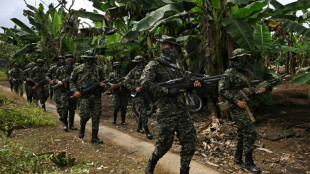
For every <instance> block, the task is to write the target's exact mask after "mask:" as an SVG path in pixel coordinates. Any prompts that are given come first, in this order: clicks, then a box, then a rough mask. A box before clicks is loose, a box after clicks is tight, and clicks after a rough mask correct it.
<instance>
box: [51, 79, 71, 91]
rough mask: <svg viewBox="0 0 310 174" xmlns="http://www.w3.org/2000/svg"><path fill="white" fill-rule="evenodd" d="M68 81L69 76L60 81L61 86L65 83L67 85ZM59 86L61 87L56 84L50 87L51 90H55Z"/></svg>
mask: <svg viewBox="0 0 310 174" xmlns="http://www.w3.org/2000/svg"><path fill="white" fill-rule="evenodd" d="M69 81H70V76H69V77H66V78H65V79H63V80H62V81H61V83H62V84H65V83H68V82H69ZM59 86H62V85H59V84H56V85H54V86H52V89H57V88H58V87H59Z"/></svg>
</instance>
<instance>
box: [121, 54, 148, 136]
mask: <svg viewBox="0 0 310 174" xmlns="http://www.w3.org/2000/svg"><path fill="white" fill-rule="evenodd" d="M132 62H135V63H136V64H137V65H136V67H135V68H134V69H132V70H131V71H130V72H129V73H128V74H127V76H126V77H125V86H126V87H127V88H128V89H129V90H130V91H131V92H132V93H137V94H136V96H135V98H134V101H135V103H136V107H137V110H138V111H139V114H140V115H139V123H138V128H137V132H139V133H144V131H145V134H146V138H148V139H152V138H153V136H152V134H151V133H150V131H149V128H148V126H147V122H148V118H147V106H146V105H145V104H146V103H148V102H147V100H148V98H149V97H148V96H147V93H146V92H145V91H142V90H141V84H140V77H141V74H142V71H143V68H144V59H143V57H142V56H136V57H135V59H134V60H133V61H132ZM142 125H143V127H144V131H143V130H142Z"/></svg>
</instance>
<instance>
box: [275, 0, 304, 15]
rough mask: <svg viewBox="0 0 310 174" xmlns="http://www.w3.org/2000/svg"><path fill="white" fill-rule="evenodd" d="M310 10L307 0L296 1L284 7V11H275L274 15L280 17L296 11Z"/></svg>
mask: <svg viewBox="0 0 310 174" xmlns="http://www.w3.org/2000/svg"><path fill="white" fill-rule="evenodd" d="M308 8H310V1H309V0H298V1H295V2H292V3H289V4H286V5H284V9H281V10H275V15H278V16H279V17H281V16H282V15H285V14H288V13H290V12H296V11H298V10H304V9H308Z"/></svg>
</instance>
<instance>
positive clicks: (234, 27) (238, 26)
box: [223, 18, 254, 50]
mask: <svg viewBox="0 0 310 174" xmlns="http://www.w3.org/2000/svg"><path fill="white" fill-rule="evenodd" d="M223 25H224V26H225V27H226V31H227V32H228V33H229V34H230V35H231V36H232V37H233V39H234V40H235V41H236V42H237V44H238V45H239V46H240V47H242V48H244V49H247V50H252V49H253V48H254V41H253V30H252V29H251V27H250V25H249V24H247V23H246V22H244V21H242V20H240V19H233V18H226V19H223Z"/></svg>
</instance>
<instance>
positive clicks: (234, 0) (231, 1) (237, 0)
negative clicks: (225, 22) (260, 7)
mask: <svg viewBox="0 0 310 174" xmlns="http://www.w3.org/2000/svg"><path fill="white" fill-rule="evenodd" d="M254 1H255V0H228V1H227V5H229V6H231V5H244V4H249V3H250V2H254Z"/></svg>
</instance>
